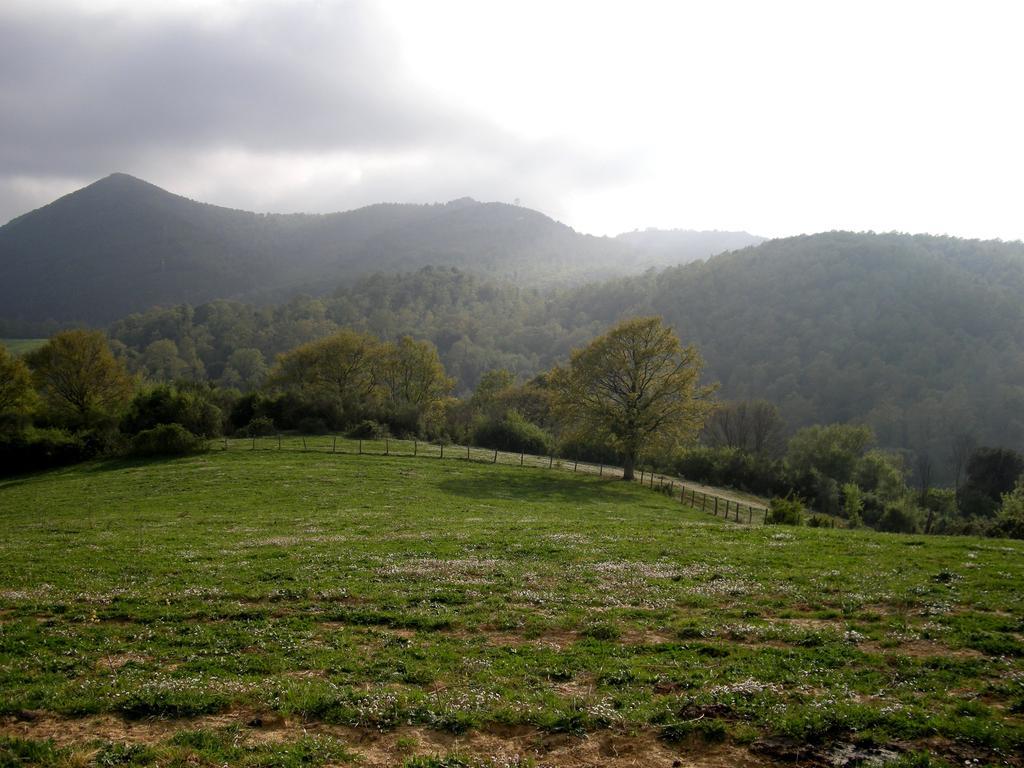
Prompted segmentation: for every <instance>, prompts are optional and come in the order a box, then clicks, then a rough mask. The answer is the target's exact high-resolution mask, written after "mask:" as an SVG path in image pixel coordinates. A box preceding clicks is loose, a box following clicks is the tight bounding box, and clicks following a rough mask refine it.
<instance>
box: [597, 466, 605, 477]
mask: <svg viewBox="0 0 1024 768" xmlns="http://www.w3.org/2000/svg"><path fill="white" fill-rule="evenodd" d="M597 476H598V477H604V464H601V468H600V469H599V470H598V471H597Z"/></svg>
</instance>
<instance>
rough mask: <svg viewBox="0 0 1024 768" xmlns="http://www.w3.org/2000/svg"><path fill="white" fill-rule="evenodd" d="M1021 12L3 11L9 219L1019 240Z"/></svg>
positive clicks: (2, 141) (777, 2)
mask: <svg viewBox="0 0 1024 768" xmlns="http://www.w3.org/2000/svg"><path fill="white" fill-rule="evenodd" d="M1022 9H1024V3H1019V2H984V1H983V0H971V1H970V2H968V1H967V0H963V2H956V3H952V2H941V0H928V1H926V2H911V1H910V0H899V1H896V0H885V2H871V1H865V0H857V1H856V2H853V1H852V0H851V1H850V2H839V1H838V0H837V1H836V2H821V0H811V1H808V2H787V1H785V0H773V1H772V2H764V1H763V0H752V1H751V2H738V1H737V2H732V1H729V0H715V2H684V1H683V0H679V1H678V2H665V1H661V2H643V1H642V0H629V1H628V2H626V1H625V0H623V1H622V2H596V1H595V0H589V2H588V1H586V0H581V1H580V2H559V0H538V1H536V2H535V1H534V0H500V1H495V2H490V1H489V0H429V2H425V1H424V0H380V1H379V2H369V1H366V2H361V1H356V2H327V1H326V0H324V1H323V2H313V1H312V0H308V1H298V0H292V1H290V2H286V1H285V0H278V1H267V2H242V1H241V0H233V1H232V0H173V2H172V1H171V0H160V1H159V2H153V3H148V2H144V1H143V0H88V1H85V0H82V1H81V2H75V1H74V0H27V1H23V0H3V2H2V3H0V222H2V221H6V220H8V219H10V218H11V217H13V216H16V215H18V214H21V213H23V212H25V211H27V210H30V209H32V208H35V207H38V206H40V205H43V204H45V203H47V202H49V201H50V200H52V199H54V198H56V197H58V196H59V195H61V194H64V193H66V192H70V191H72V190H74V189H76V188H78V187H81V186H83V185H85V184H87V183H90V182H92V181H94V180H96V179H98V178H100V177H102V176H105V175H107V174H108V173H111V172H114V171H124V172H127V173H131V174H133V175H135V176H139V177H141V178H144V179H146V180H148V181H151V182H153V183H155V184H158V185H159V186H162V187H164V188H165V189H168V190H170V191H173V192H177V193H179V194H183V195H186V196H188V197H192V198H195V199H199V200H203V201H206V202H212V203H217V204H219V205H228V206H232V207H238V208H246V209H250V210H259V211H282V212H287V211H309V212H326V211H335V210H346V209H350V208H354V207H358V206H361V205H366V204H369V203H374V202H381V201H397V202H436V201H444V200H449V199H452V198H456V197H462V196H465V195H468V196H471V197H474V198H477V199H479V200H500V201H507V202H511V201H513V200H515V199H519V200H520V201H521V202H522V204H523V205H527V206H529V207H531V208H536V209H538V210H541V211H543V212H545V213H548V214H549V215H551V216H554V217H555V218H557V219H560V220H562V221H564V222H565V223H567V224H569V225H571V226H573V227H575V228H576V229H577V230H580V231H583V232H591V233H594V234H614V233H617V232H621V231H627V230H632V229H636V228H645V227H649V226H656V227H682V228H692V229H745V230H748V231H750V232H754V233H757V234H762V235H768V236H780V235H788V234H797V233H801V232H816V231H822V230H829V229H854V230H866V229H872V230H876V231H888V230H900V231H910V232H935V233H948V234H955V235H962V236H969V237H1001V238H1004V239H1018V238H1024V98H1022V91H1024V87H1022V75H1024V59H1022V54H1021V48H1020V35H1021V30H1022V29H1024V10H1022Z"/></svg>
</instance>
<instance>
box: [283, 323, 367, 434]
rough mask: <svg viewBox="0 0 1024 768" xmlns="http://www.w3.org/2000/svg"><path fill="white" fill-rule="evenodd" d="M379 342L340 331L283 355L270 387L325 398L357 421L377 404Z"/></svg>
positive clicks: (353, 333)
mask: <svg viewBox="0 0 1024 768" xmlns="http://www.w3.org/2000/svg"><path fill="white" fill-rule="evenodd" d="M379 349H380V342H379V341H377V339H375V338H374V337H373V336H370V335H369V334H365V333H357V332H356V331H348V330H344V331H338V332H337V333H335V334H333V335H331V336H328V337H326V338H323V339H319V340H318V341H311V342H309V343H308V344H303V345H301V346H298V347H296V348H295V349H293V350H291V351H290V352H286V353H285V354H283V355H281V356H280V357H279V358H278V360H277V364H276V365H275V366H274V370H273V371H272V373H271V376H270V381H271V384H272V385H274V386H277V387H280V388H282V389H285V390H290V391H293V392H299V393H302V394H304V395H307V396H311V397H316V398H322V399H325V400H328V401H330V402H333V403H335V404H336V405H338V406H339V407H340V408H341V409H342V411H343V412H344V413H346V414H347V415H348V416H350V417H353V418H357V417H359V416H360V415H362V414H364V413H366V412H367V410H369V409H371V408H372V407H373V406H374V405H375V404H376V402H377V399H378V391H377V384H376V381H375V379H374V375H373V374H374V367H375V365H376V362H377V356H378V354H379Z"/></svg>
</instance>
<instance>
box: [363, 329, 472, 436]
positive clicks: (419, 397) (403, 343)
mask: <svg viewBox="0 0 1024 768" xmlns="http://www.w3.org/2000/svg"><path fill="white" fill-rule="evenodd" d="M374 378H375V380H376V382H377V384H378V385H379V387H380V391H381V395H382V397H383V400H384V408H385V410H386V411H387V412H388V415H389V417H390V418H391V420H393V421H395V422H398V423H400V424H403V425H404V426H405V427H406V429H408V430H409V431H418V429H419V428H420V427H421V426H423V427H429V426H432V425H435V424H437V423H438V422H439V421H440V419H441V417H442V416H443V411H444V405H445V403H446V402H447V400H448V397H449V395H450V394H451V392H452V389H453V388H454V387H455V381H454V380H453V379H452V378H450V377H449V376H448V375H447V374H446V373H445V371H444V366H443V365H442V364H441V358H439V357H438V355H437V348H436V347H435V346H434V345H433V344H431V343H430V342H429V341H415V340H414V339H412V338H411V337H409V336H403V337H402V338H401V340H399V341H398V342H397V343H395V342H386V343H384V344H382V345H381V346H380V349H379V350H378V352H377V359H376V365H375V366H374Z"/></svg>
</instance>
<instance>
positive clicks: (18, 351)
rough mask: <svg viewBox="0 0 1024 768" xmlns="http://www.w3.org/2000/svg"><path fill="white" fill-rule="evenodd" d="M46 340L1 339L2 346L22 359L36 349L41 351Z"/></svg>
mask: <svg viewBox="0 0 1024 768" xmlns="http://www.w3.org/2000/svg"><path fill="white" fill-rule="evenodd" d="M45 343H46V339H0V344H2V345H3V346H5V347H7V349H8V351H10V353H11V354H12V355H15V356H18V357H20V356H21V355H24V354H27V353H29V352H31V351H32V350H34V349H39V347H41V346H43V345H44V344H45Z"/></svg>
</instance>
